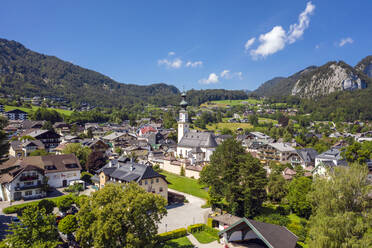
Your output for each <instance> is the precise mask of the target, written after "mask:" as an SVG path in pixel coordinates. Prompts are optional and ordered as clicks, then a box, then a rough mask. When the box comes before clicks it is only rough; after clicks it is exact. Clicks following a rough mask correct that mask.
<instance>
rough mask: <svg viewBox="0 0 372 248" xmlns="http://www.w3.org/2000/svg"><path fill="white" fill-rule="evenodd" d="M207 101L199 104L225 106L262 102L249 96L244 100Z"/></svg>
mask: <svg viewBox="0 0 372 248" xmlns="http://www.w3.org/2000/svg"><path fill="white" fill-rule="evenodd" d="M209 103H210V104H208V103H203V104H201V105H200V107H202V106H206V107H207V106H209V107H210V106H216V107H226V106H227V105H229V106H236V105H245V104H260V103H262V101H261V100H257V99H253V98H249V99H244V100H220V101H210V102H209Z"/></svg>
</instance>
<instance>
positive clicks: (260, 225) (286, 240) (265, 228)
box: [218, 218, 298, 248]
mask: <svg viewBox="0 0 372 248" xmlns="http://www.w3.org/2000/svg"><path fill="white" fill-rule="evenodd" d="M247 226H248V227H249V229H251V230H252V231H253V232H254V233H256V234H257V236H258V237H259V238H260V239H261V240H262V241H263V242H264V243H265V244H266V245H267V247H271V248H273V247H275V248H295V247H296V244H297V240H298V237H297V236H296V235H294V234H293V233H292V232H290V231H289V230H288V229H287V228H285V227H284V226H278V225H274V224H269V223H265V222H259V221H255V220H250V219H247V218H241V219H240V220H239V221H237V222H236V223H234V224H233V225H231V226H230V227H228V228H226V229H224V230H222V231H221V232H219V233H218V234H219V235H222V234H224V233H226V232H228V233H229V232H233V231H236V230H242V229H245V228H246V227H247Z"/></svg>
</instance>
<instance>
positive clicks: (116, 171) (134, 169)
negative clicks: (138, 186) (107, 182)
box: [101, 162, 168, 183]
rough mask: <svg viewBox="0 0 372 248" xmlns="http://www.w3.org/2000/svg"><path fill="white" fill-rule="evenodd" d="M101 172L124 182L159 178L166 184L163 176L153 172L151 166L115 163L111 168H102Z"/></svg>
mask: <svg viewBox="0 0 372 248" xmlns="http://www.w3.org/2000/svg"><path fill="white" fill-rule="evenodd" d="M101 171H103V173H104V174H105V175H107V176H109V177H111V178H115V179H117V180H121V181H124V182H132V181H136V182H138V181H140V180H143V179H151V178H156V177H161V178H163V179H164V180H165V181H166V182H167V180H166V179H165V176H163V175H161V174H159V173H157V172H156V171H154V169H153V168H152V167H151V166H147V165H144V164H138V163H133V162H128V163H117V164H116V165H114V166H112V167H108V166H107V165H106V166H105V168H102V170H101ZM167 183H168V182H167Z"/></svg>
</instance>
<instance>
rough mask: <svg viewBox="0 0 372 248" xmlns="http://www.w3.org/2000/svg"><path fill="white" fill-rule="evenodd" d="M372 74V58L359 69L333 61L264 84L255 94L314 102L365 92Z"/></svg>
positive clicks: (360, 63)
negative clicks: (344, 93) (347, 92)
mask: <svg viewBox="0 0 372 248" xmlns="http://www.w3.org/2000/svg"><path fill="white" fill-rule="evenodd" d="M365 71H366V72H367V74H366V73H365ZM368 73H370V74H371V75H372V56H367V57H366V58H364V59H363V60H362V61H361V62H359V63H358V64H357V66H355V67H352V66H350V65H348V64H346V63H345V62H343V61H330V62H327V63H326V64H324V65H322V66H309V67H307V68H305V69H304V70H301V71H299V72H296V73H294V74H293V75H291V76H289V77H286V78H282V77H275V78H273V79H271V80H268V81H266V82H264V83H263V84H261V85H260V87H258V88H257V89H256V90H254V91H253V92H252V94H253V95H257V96H265V97H282V96H289V95H292V96H299V97H301V98H314V97H320V96H326V95H329V94H330V93H333V92H337V91H343V90H355V89H365V88H366V87H368V85H370V84H371V81H372V80H371V78H370V77H368ZM278 78H279V79H280V80H278Z"/></svg>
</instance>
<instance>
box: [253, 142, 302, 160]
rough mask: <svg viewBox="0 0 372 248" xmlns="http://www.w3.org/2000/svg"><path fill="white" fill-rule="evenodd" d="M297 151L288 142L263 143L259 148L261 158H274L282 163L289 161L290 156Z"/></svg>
mask: <svg viewBox="0 0 372 248" xmlns="http://www.w3.org/2000/svg"><path fill="white" fill-rule="evenodd" d="M295 151H296V149H295V148H293V147H291V146H289V145H287V144H286V143H267V144H265V143H263V144H262V145H261V146H260V147H259V149H258V157H259V159H260V160H266V161H268V160H272V161H276V162H279V163H282V164H285V163H289V162H290V161H289V157H290V155H291V154H292V153H294V152H295Z"/></svg>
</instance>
